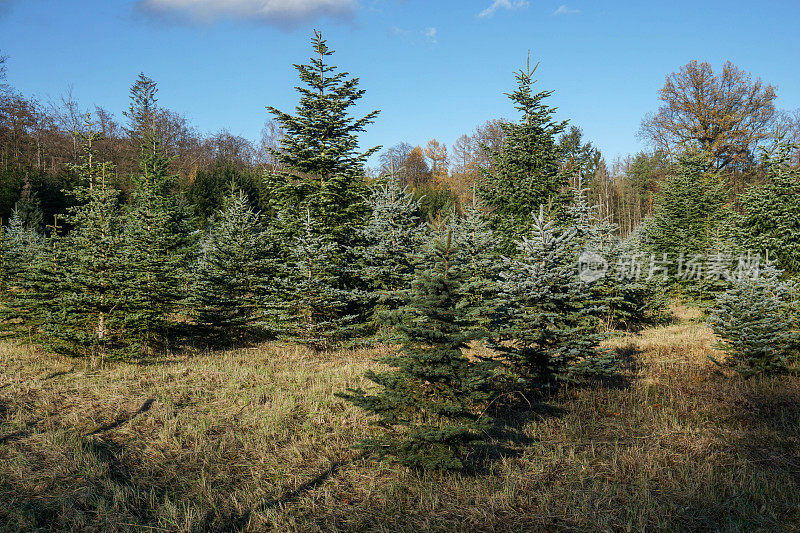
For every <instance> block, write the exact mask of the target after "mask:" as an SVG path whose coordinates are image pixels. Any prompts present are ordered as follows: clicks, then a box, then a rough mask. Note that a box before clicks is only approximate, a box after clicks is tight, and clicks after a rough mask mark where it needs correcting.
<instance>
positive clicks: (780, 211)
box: [738, 138, 800, 274]
mask: <svg viewBox="0 0 800 533" xmlns="http://www.w3.org/2000/svg"><path fill="white" fill-rule="evenodd" d="M797 149H798V147H797V145H795V144H792V143H788V142H785V141H784V140H783V139H782V138H780V139H778V142H777V143H776V145H775V146H774V147H773V149H772V151H771V152H770V151H767V150H764V151H763V156H762V161H763V166H764V168H765V170H766V178H767V182H766V183H765V184H764V185H761V186H755V187H752V188H751V189H750V190H749V191H747V192H746V193H745V194H743V195H742V196H741V198H740V205H741V208H742V215H741V216H740V217H739V220H738V228H739V241H740V243H741V246H742V248H744V249H748V250H769V251H770V254H771V255H772V256H773V257H774V258H775V259H777V261H778V265H779V266H780V267H781V268H783V269H784V270H786V271H787V273H789V274H798V273H800V238H798V235H800V169H798V168H797V167H793V166H792V165H791V161H792V156H793V154H794V153H795V151H796V150H797Z"/></svg>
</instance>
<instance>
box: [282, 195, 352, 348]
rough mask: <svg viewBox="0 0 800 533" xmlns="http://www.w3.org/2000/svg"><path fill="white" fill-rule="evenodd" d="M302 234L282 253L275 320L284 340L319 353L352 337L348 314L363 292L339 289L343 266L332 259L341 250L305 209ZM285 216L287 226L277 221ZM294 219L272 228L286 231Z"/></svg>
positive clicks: (339, 253)
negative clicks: (278, 307)
mask: <svg viewBox="0 0 800 533" xmlns="http://www.w3.org/2000/svg"><path fill="white" fill-rule="evenodd" d="M305 215H306V216H305V220H303V226H302V232H294V234H295V235H296V237H294V239H293V240H292V242H291V246H290V248H289V249H288V251H287V253H286V254H285V256H284V257H285V275H284V276H282V279H281V280H280V282H279V286H280V287H281V289H280V290H279V291H278V294H279V295H280V298H279V302H280V308H281V312H280V321H281V323H282V324H283V330H284V331H283V333H284V336H285V338H287V339H289V340H292V341H294V342H298V343H300V344H304V345H306V346H310V347H311V348H313V349H316V350H324V349H326V348H329V347H330V346H332V345H334V344H336V343H338V342H341V341H343V340H345V339H347V338H351V337H353V336H356V333H355V332H356V331H357V330H358V323H357V320H356V319H357V318H358V317H357V315H355V314H351V313H349V312H348V311H349V310H350V309H354V308H357V306H358V301H359V300H363V298H364V297H365V294H364V293H363V292H362V291H359V290H356V289H352V288H350V287H347V286H346V285H343V284H342V280H343V279H345V278H346V277H347V276H348V273H347V272H346V271H345V270H346V269H350V268H356V267H357V264H355V263H353V264H351V265H347V264H345V263H344V262H342V261H337V260H336V259H337V258H339V257H342V256H343V255H344V254H343V253H342V251H341V247H340V246H339V245H338V244H337V243H336V242H335V241H334V240H333V238H332V237H331V236H329V235H326V234H325V233H324V232H322V231H320V228H319V226H320V222H319V220H316V219H314V218H313V217H312V215H311V210H310V209H308V208H307V209H306V213H305ZM283 217H287V218H289V217H290V220H289V221H286V220H282V219H283ZM297 220H298V217H297V215H296V214H294V213H292V214H286V213H285V212H284V213H282V214H281V215H279V217H278V221H277V225H278V227H280V228H286V227H287V226H288V225H289V224H293V223H296V221H297Z"/></svg>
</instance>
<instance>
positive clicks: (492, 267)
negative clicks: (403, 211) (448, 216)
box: [452, 199, 503, 338]
mask: <svg viewBox="0 0 800 533" xmlns="http://www.w3.org/2000/svg"><path fill="white" fill-rule="evenodd" d="M476 204H477V199H475V200H473V203H472V204H471V205H469V206H467V208H466V209H465V212H464V214H463V216H460V217H459V216H457V215H456V214H455V213H454V214H453V224H452V231H453V241H454V243H455V248H456V250H457V253H458V256H459V261H460V263H461V264H462V265H463V270H464V283H463V292H464V301H463V302H462V304H461V305H462V307H463V308H464V310H465V312H466V313H467V315H468V317H469V319H470V322H471V324H472V327H473V328H475V331H476V334H477V335H478V336H479V337H480V338H485V337H486V336H487V335H488V334H489V332H490V330H491V323H492V319H493V318H494V313H495V311H496V308H497V306H498V305H499V304H498V299H497V297H498V292H499V280H500V274H501V271H502V268H503V263H502V259H501V256H500V253H499V251H498V246H497V241H496V239H495V237H494V232H492V230H491V228H490V227H489V224H488V222H487V220H486V216H485V214H484V213H482V212H481V211H480V210H479V209H478V206H477V205H476Z"/></svg>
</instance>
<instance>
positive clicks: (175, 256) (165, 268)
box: [124, 74, 188, 350]
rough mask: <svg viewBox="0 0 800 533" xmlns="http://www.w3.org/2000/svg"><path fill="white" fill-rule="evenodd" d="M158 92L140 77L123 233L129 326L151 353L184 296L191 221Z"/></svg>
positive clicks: (133, 114)
mask: <svg viewBox="0 0 800 533" xmlns="http://www.w3.org/2000/svg"><path fill="white" fill-rule="evenodd" d="M157 91H158V89H157V87H156V83H155V82H154V81H153V80H151V79H150V78H148V77H147V76H145V75H144V74H140V75H139V79H138V80H137V82H136V83H135V84H134V85H133V87H132V88H131V104H130V108H129V110H128V112H127V113H126V115H127V116H128V118H129V120H130V126H129V132H130V135H131V139H132V140H133V142H134V143H136V144H137V147H138V159H139V175H138V176H136V177H135V178H134V185H135V187H134V190H133V192H132V194H131V201H130V205H129V206H128V210H127V213H126V223H125V231H124V236H125V243H124V244H125V262H126V268H128V270H129V273H130V276H129V278H128V283H127V285H126V289H127V290H126V300H127V301H126V314H125V322H126V327H127V329H128V331H129V333H130V335H131V336H132V337H133V338H135V339H136V340H137V341H138V342H139V343H141V344H142V347H143V348H144V349H148V350H149V349H152V348H154V347H156V346H158V345H163V344H164V342H165V340H166V336H167V326H168V322H169V317H170V315H171V314H172V313H173V312H174V311H175V310H176V308H177V306H178V303H179V302H180V301H181V300H182V298H183V296H184V291H183V284H184V283H183V282H184V279H183V277H184V276H183V272H184V270H185V267H186V266H187V264H186V261H185V257H184V255H185V253H186V250H185V247H186V245H187V242H188V227H187V219H188V216H187V214H186V213H185V212H183V211H184V210H183V209H182V203H181V202H180V199H179V198H178V195H177V194H176V192H175V191H174V185H175V176H173V175H170V173H169V169H168V167H169V163H170V158H168V157H167V156H166V154H165V153H164V148H163V139H162V137H161V134H160V132H159V130H158V128H157V123H156V121H157V113H158V107H157V99H156V94H157Z"/></svg>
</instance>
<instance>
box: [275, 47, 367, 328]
mask: <svg viewBox="0 0 800 533" xmlns="http://www.w3.org/2000/svg"><path fill="white" fill-rule="evenodd" d="M312 45H313V47H314V51H315V53H316V55H315V57H312V58H311V61H310V63H309V64H305V65H295V68H296V69H297V71H298V73H299V77H300V81H301V82H302V84H303V86H301V87H297V90H298V92H299V93H300V101H299V103H298V105H297V108H296V110H295V114H294V115H292V114H289V113H285V112H282V111H280V110H278V109H276V108H274V107H268V108H267V109H268V110H269V111H270V112H271V113H272V114H273V115H275V118H276V120H277V122H278V123H279V124H280V125H281V127H282V128H283V130H284V132H285V135H284V136H283V137H282V138H281V141H280V149H279V150H275V151H274V154H275V157H276V158H277V160H278V161H279V163H280V164H281V166H282V167H283V170H281V171H280V173H279V174H277V175H273V176H270V177H269V178H268V180H269V181H270V183H271V184H272V186H273V188H275V189H276V190H275V192H274V194H273V196H274V205H275V207H276V211H278V212H279V216H277V218H276V222H277V226H276V230H277V231H278V234H279V235H280V239H281V242H284V243H286V247H287V249H286V252H285V255H286V256H287V257H293V258H294V259H293V260H294V261H295V262H296V263H297V264H298V265H304V267H303V268H305V271H306V273H307V274H308V276H306V277H304V278H303V280H304V281H303V282H302V283H303V285H296V291H295V294H293V295H292V294H289V295H288V297H289V298H290V299H291V300H292V307H293V308H294V309H295V311H294V312H293V314H294V315H296V316H303V317H304V318H303V321H304V324H305V325H304V326H303V327H305V328H306V330H307V331H312V330H313V331H317V332H318V333H321V332H322V330H323V329H324V328H325V327H337V326H336V324H341V323H342V322H343V321H344V322H346V321H350V320H351V318H352V317H357V316H358V317H362V319H363V318H364V317H366V315H367V309H365V308H364V307H365V306H364V299H363V298H362V297H361V296H362V295H363V291H364V290H366V289H367V287H366V282H365V280H364V279H363V277H362V276H361V273H360V272H359V271H358V269H356V268H354V265H356V264H357V263H358V257H357V255H356V254H357V250H359V249H360V248H361V244H362V243H360V238H361V236H362V233H361V228H362V227H363V225H364V224H365V223H366V221H367V218H368V216H369V205H368V202H367V198H368V194H369V191H368V189H367V185H366V181H365V178H364V168H363V167H364V162H365V161H366V159H367V158H368V157H369V156H370V155H371V154H373V153H374V152H375V151H376V150H377V149H378V148H379V147H376V148H372V149H369V150H366V151H365V152H359V151H358V136H357V134H358V133H359V132H361V131H364V128H365V127H366V126H367V125H368V124H370V123H371V122H372V121H373V120H374V118H375V117H376V116H377V114H378V111H372V112H370V113H367V114H366V115H365V116H364V117H362V118H354V117H352V116H350V111H351V108H352V107H353V106H355V105H356V103H357V102H358V100H359V99H361V97H362V96H363V95H364V91H363V90H362V89H359V88H358V81H359V80H358V78H352V77H349V74H348V73H347V72H339V71H338V69H337V67H335V66H332V65H330V64H329V62H328V61H329V58H330V56H331V55H332V54H333V51H332V50H330V49H329V48H328V45H327V43H326V41H325V40H324V39H323V38H322V35H321V34H320V33H319V32H317V31H315V32H314V38H313V39H312ZM309 221H310V222H309ZM312 251H314V253H317V251H319V253H321V254H322V255H323V256H324V257H325V259H324V262H323V261H321V260H318V259H314V260H313V261H315V262H316V265H315V266H314V268H311V266H312V262H313V261H312V258H311V257H309V256H308V253H311V252H312ZM314 272H316V274H315V273H314ZM311 281H313V284H314V286H315V287H316V289H315V290H316V291H317V294H316V296H315V297H314V298H311V297H310V295H309V294H307V293H306V294H304V293H303V291H304V290H305V289H304V287H305V284H306V283H307V282H311ZM305 288H306V289H307V288H308V287H305ZM287 289H288V291H289V293H291V290H292V287H291V286H287ZM347 293H351V294H350V295H348V294H347ZM326 297H331V298H332V300H330V301H327V302H324V301H323V300H324V298H326ZM302 302H307V303H309V304H311V303H312V302H314V305H313V308H312V307H309V308H308V309H306V310H301V309H298V308H297V305H302ZM343 304H344V305H343ZM309 321H311V322H309ZM324 325H327V326H324ZM342 333H344V330H343V331H340V332H338V334H337V335H330V334H325V335H324V336H325V337H327V338H329V339H330V338H334V337H336V336H341V334H342ZM317 337H318V335H317V334H316V333H315V334H313V335H310V336H309V338H317Z"/></svg>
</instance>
